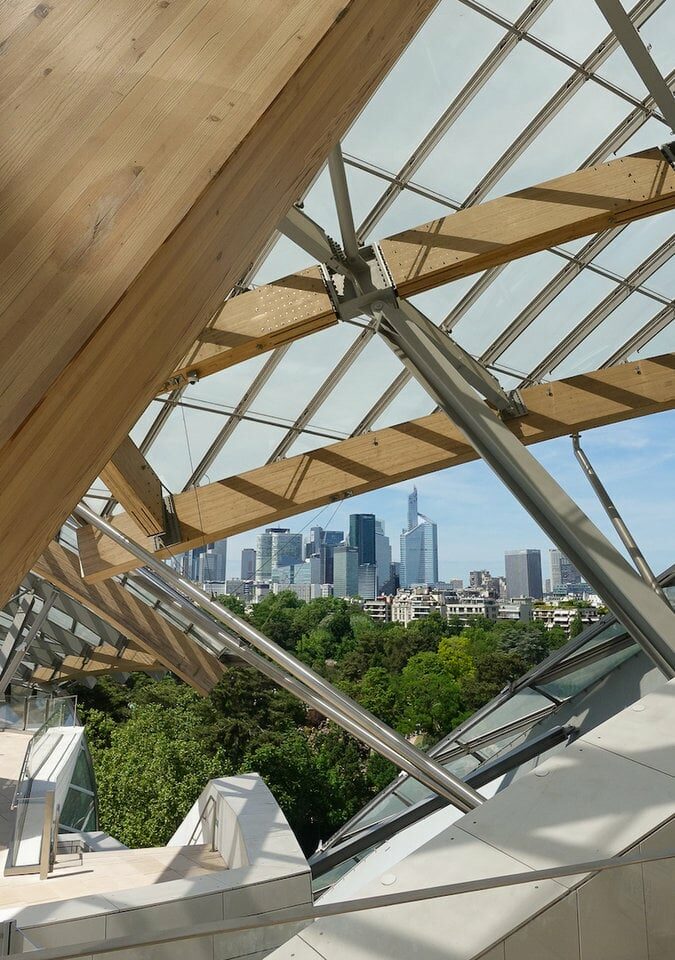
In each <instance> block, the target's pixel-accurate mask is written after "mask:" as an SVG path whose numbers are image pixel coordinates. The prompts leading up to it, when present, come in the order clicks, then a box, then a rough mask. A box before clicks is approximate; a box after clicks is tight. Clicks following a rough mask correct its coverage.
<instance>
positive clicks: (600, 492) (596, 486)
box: [572, 433, 668, 604]
mask: <svg viewBox="0 0 675 960" xmlns="http://www.w3.org/2000/svg"><path fill="white" fill-rule="evenodd" d="M572 449H573V450H574V456H575V457H576V458H577V461H578V463H579V465H580V467H581V469H582V470H583V472H584V474H585V476H586V479H587V480H588V482H589V483H590V485H591V486H592V487H593V490H594V492H595V495H596V496H597V498H598V500H599V501H600V503H601V505H602V508H603V510H604V511H605V513H606V514H607V516H608V517H609V519H610V520H611V522H612V526H613V527H614V529H615V530H616V532H617V535H618V537H619V539H620V540H621V542H622V543H623V545H624V547H625V548H626V550H627V551H628V553H629V555H630V558H631V560H632V561H633V563H634V564H635V566H636V568H637V571H638V573H639V574H640V576H641V577H642V579H643V580H644V582H645V583H646V584H647V586H648V587H650V588H651V589H652V590H653V591H654V593H656V594H658V596H659V597H660V598H661V600H663V602H664V603H666V604H667V603H668V600H667V599H666V595H665V594H664V592H663V590H662V589H661V587H660V586H659V583H658V580H657V579H656V577H655V576H654V571H653V570H652V568H651V567H650V566H649V564H648V563H647V561H646V560H645V557H644V554H643V553H642V550H640V548H639V546H638V544H637V541H636V540H635V537H634V536H633V534H632V533H631V532H630V530H629V529H628V526H627V525H626V523H625V521H624V519H623V517H622V516H621V514H620V513H619V511H618V510H617V508H616V506H615V504H614V501H613V500H612V498H611V497H610V495H609V494H608V493H607V490H606V488H605V485H604V484H603V483H602V481H601V480H600V477H599V476H598V475H597V473H596V472H595V469H594V467H593V464H592V463H591V461H590V460H589V459H588V457H587V456H586V454H585V452H584V451H583V450H582V448H581V438H580V436H579V434H578V433H573V434H572Z"/></svg>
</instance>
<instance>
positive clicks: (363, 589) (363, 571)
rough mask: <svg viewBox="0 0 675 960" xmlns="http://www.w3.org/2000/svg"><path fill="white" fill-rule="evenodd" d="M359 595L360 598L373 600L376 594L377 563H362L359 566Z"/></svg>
mask: <svg viewBox="0 0 675 960" xmlns="http://www.w3.org/2000/svg"><path fill="white" fill-rule="evenodd" d="M358 589H359V596H360V597H361V599H362V600H374V599H375V597H376V596H377V564H375V563H362V564H361V565H360V566H359V588H358Z"/></svg>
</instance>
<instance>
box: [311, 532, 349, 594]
mask: <svg viewBox="0 0 675 960" xmlns="http://www.w3.org/2000/svg"><path fill="white" fill-rule="evenodd" d="M344 539H345V534H344V530H324V529H323V527H311V529H310V531H309V537H308V540H307V543H306V544H305V559H307V558H309V557H314V556H318V557H321V564H322V569H321V583H332V582H333V548H334V547H337V546H338V545H339V544H340V543H343V542H344Z"/></svg>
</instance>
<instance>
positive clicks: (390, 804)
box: [354, 793, 408, 830]
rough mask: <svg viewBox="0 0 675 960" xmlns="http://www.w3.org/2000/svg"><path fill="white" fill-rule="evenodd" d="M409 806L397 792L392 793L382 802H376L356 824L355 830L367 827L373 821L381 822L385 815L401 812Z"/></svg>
mask: <svg viewBox="0 0 675 960" xmlns="http://www.w3.org/2000/svg"><path fill="white" fill-rule="evenodd" d="M407 808H408V804H405V803H404V802H403V801H402V800H400V799H399V798H398V797H397V796H396V794H394V793H390V794H389V796H388V797H385V798H384V800H382V802H381V803H378V804H376V805H375V806H374V807H373V809H372V810H369V811H368V813H367V814H366V815H365V816H364V817H363V818H362V819H361V820H359V822H358V827H357V826H356V825H355V826H354V830H357V829H359V830H360V829H361V827H366V826H368V825H369V824H371V823H379V821H380V820H384V819H385V817H390V816H391V815H392V814H394V813H400V812H401V811H402V810H406V809H407Z"/></svg>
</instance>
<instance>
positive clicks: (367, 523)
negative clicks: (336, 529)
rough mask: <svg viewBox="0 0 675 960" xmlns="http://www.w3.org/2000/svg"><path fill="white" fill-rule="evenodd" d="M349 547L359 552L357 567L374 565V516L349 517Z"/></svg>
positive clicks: (360, 514) (366, 514)
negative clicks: (365, 564)
mask: <svg viewBox="0 0 675 960" xmlns="http://www.w3.org/2000/svg"><path fill="white" fill-rule="evenodd" d="M349 546H350V547H356V549H357V550H358V551H359V566H360V565H361V564H362V563H375V514H374V513H352V514H351V515H350V517H349Z"/></svg>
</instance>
